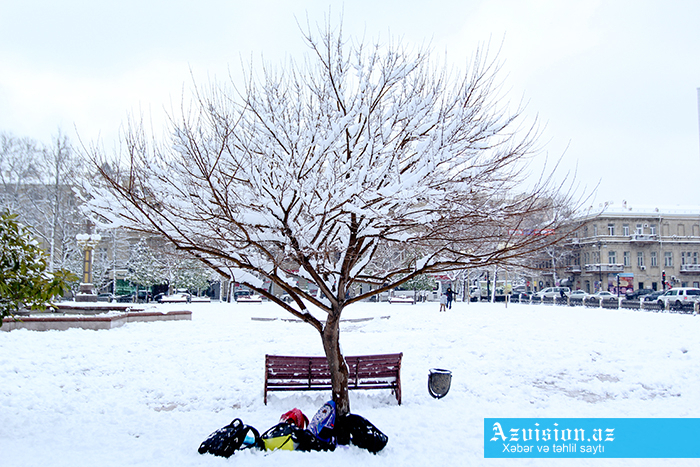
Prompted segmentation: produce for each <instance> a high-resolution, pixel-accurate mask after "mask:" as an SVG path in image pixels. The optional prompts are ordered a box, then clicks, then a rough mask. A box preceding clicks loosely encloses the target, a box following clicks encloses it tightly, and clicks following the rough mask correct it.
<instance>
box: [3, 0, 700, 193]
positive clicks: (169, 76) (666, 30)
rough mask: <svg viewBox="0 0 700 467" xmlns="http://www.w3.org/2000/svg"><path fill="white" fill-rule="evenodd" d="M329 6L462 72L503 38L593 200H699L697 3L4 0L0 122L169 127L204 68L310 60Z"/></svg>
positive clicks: (19, 128)
mask: <svg viewBox="0 0 700 467" xmlns="http://www.w3.org/2000/svg"><path fill="white" fill-rule="evenodd" d="M329 6H330V7H331V12H330V17H331V19H332V20H333V21H336V22H337V20H338V17H339V15H340V14H341V12H343V11H344V30H345V33H346V35H352V36H355V37H362V36H363V35H364V36H366V37H368V38H380V39H387V38H389V37H390V36H391V37H399V38H401V39H402V40H403V41H404V42H405V43H408V44H415V45H421V44H424V43H428V42H429V43H430V44H431V45H432V50H433V51H434V52H435V53H438V54H440V55H443V54H446V55H447V60H448V61H449V62H450V63H452V64H455V65H456V66H459V67H462V68H463V67H464V65H465V64H466V62H467V60H468V59H469V57H470V56H471V54H472V53H473V52H474V51H475V49H476V48H477V47H478V46H479V45H480V44H483V43H485V42H488V41H491V44H492V46H491V48H492V50H495V49H498V48H499V47H500V48H501V52H500V58H501V60H502V61H503V77H504V79H505V82H506V86H507V88H508V89H509V97H510V98H511V99H512V100H513V101H519V100H521V99H524V100H525V101H526V102H527V110H526V113H527V114H528V115H529V116H531V117H535V116H538V118H539V119H540V121H541V122H543V123H545V124H546V129H545V131H544V135H543V142H544V143H546V145H545V149H546V151H545V152H546V155H547V156H548V159H549V160H550V162H551V161H552V160H556V159H557V158H559V157H560V156H563V160H562V164H561V167H562V172H565V171H567V170H577V174H576V176H577V179H578V180H579V182H580V183H581V184H583V185H585V186H587V187H588V188H589V189H592V188H594V187H595V186H596V185H597V184H598V183H599V182H600V185H599V187H598V190H597V195H596V198H595V204H596V205H597V204H598V203H601V202H604V201H614V202H615V203H616V204H620V203H621V202H622V200H627V202H628V203H629V204H630V205H634V206H637V205H654V206H676V205H693V206H700V131H699V128H700V125H699V123H698V91H697V88H698V87H700V1H697V0H667V1H663V2H662V1H648V0H612V1H593V0H590V1H585V0H583V1H581V0H566V1H561V0H462V1H441V0H433V1H431V2H427V1H413V0H401V1H382V0H372V1H366V0H352V1H348V2H346V3H345V5H344V6H343V3H342V2H329V1H328V0H326V1H321V0H319V1H312V0H279V1H277V0H276V1H265V0H258V1H255V2H251V1H245V2H244V1H239V0H196V1H194V0H193V1H186V0H120V1H100V0H84V1H83V0H61V1H55V0H43V1H41V0H0V131H4V132H10V133H12V134H14V135H15V136H27V137H31V138H34V139H37V140H40V141H43V142H49V141H50V139H51V137H52V135H55V134H56V133H57V132H58V129H59V128H60V129H61V130H62V131H63V132H64V133H66V134H68V135H69V136H70V137H71V139H72V140H73V141H74V142H75V141H77V138H78V135H79V136H80V138H81V139H82V140H83V141H85V142H88V143H89V142H93V141H95V140H97V138H100V139H101V141H102V144H103V145H104V146H105V147H108V148H111V147H113V146H114V144H115V141H116V139H117V135H118V131H119V128H120V126H122V125H123V123H124V122H125V120H126V118H127V116H128V115H129V114H134V113H135V114H144V115H145V116H146V117H147V118H149V119H151V120H152V121H153V122H154V124H155V125H156V126H158V125H160V123H161V122H162V121H163V120H164V113H165V112H166V111H169V110H170V109H171V108H177V107H178V106H179V104H180V102H181V98H182V95H183V93H184V94H185V95H189V92H190V90H191V89H192V81H193V77H194V80H195V81H196V82H197V83H198V84H206V83H208V82H209V80H210V79H213V78H216V79H219V80H225V79H227V77H228V75H229V72H230V74H231V75H233V76H234V78H235V77H237V76H238V73H239V70H240V68H241V60H244V61H246V62H249V61H250V60H251V58H253V59H254V60H256V61H257V62H258V63H259V62H260V58H261V57H262V58H263V59H264V60H265V61H266V62H272V63H274V64H277V63H279V62H280V61H281V60H282V59H284V57H285V56H288V57H293V58H302V57H303V54H304V53H306V47H305V44H304V43H303V41H302V39H301V35H300V33H299V29H298V26H297V20H299V21H302V22H305V21H306V17H307V16H308V18H309V20H310V21H311V22H312V23H322V22H323V21H324V17H326V16H328V15H329ZM501 44H502V45H501ZM543 157H544V154H543Z"/></svg>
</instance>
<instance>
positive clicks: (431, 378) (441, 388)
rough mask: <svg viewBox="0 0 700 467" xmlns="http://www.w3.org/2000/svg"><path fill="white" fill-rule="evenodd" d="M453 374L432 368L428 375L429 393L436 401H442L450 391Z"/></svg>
mask: <svg viewBox="0 0 700 467" xmlns="http://www.w3.org/2000/svg"><path fill="white" fill-rule="evenodd" d="M451 383H452V372H451V371H450V370H443V369H440V368H432V369H431V370H430V374H429V375H428V392H429V393H430V395H431V396H433V397H434V398H435V399H441V398H443V397H445V396H446V395H447V393H448V392H449V391H450V384H451Z"/></svg>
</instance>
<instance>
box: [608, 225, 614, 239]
mask: <svg viewBox="0 0 700 467" xmlns="http://www.w3.org/2000/svg"><path fill="white" fill-rule="evenodd" d="M608 235H611V236H612V235H615V224H608Z"/></svg>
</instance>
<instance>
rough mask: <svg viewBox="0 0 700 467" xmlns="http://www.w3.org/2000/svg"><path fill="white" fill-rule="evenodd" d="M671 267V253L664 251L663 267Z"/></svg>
mask: <svg viewBox="0 0 700 467" xmlns="http://www.w3.org/2000/svg"><path fill="white" fill-rule="evenodd" d="M671 266H673V252H672V251H666V252H664V267H671Z"/></svg>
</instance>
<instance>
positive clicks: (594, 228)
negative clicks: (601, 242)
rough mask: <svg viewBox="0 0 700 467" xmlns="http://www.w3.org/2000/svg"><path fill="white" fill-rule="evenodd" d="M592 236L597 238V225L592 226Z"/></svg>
mask: <svg viewBox="0 0 700 467" xmlns="http://www.w3.org/2000/svg"><path fill="white" fill-rule="evenodd" d="M593 236H594V237H597V236H598V226H597V225H594V226H593Z"/></svg>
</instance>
